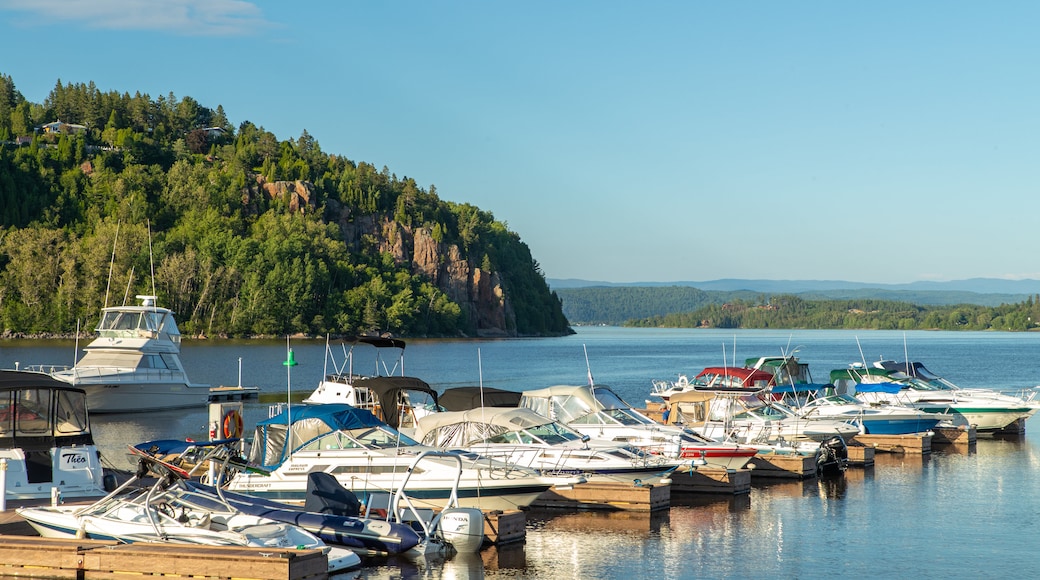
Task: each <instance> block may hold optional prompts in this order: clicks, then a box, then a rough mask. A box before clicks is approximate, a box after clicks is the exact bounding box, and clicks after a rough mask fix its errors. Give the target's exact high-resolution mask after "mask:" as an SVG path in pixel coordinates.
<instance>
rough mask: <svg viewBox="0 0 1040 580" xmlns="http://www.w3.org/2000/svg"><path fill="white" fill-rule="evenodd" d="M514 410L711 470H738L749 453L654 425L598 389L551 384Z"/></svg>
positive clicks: (527, 395)
mask: <svg viewBox="0 0 1040 580" xmlns="http://www.w3.org/2000/svg"><path fill="white" fill-rule="evenodd" d="M520 406H521V407H525V408H528V409H531V410H533V411H534V412H536V413H538V414H539V415H543V416H545V417H549V418H551V419H555V420H557V421H559V422H561V423H563V424H565V425H567V426H568V427H570V428H571V429H574V430H575V431H578V432H579V433H583V434H585V435H588V436H589V437H592V438H594V439H602V440H607V441H611V442H614V443H625V444H628V445H632V446H634V447H638V448H639V449H642V450H643V451H646V452H649V453H654V454H659V455H663V456H665V457H670V458H678V459H694V458H696V459H698V460H703V461H704V463H706V464H707V465H710V466H713V467H721V468H725V469H740V468H742V467H744V466H745V465H747V462H748V461H749V460H750V458H751V457H753V456H754V455H755V450H754V449H751V448H749V447H742V446H740V445H738V444H735V443H730V442H720V441H718V440H715V439H713V438H710V437H705V436H703V434H699V433H696V432H694V431H692V430H689V429H684V428H683V427H680V426H676V425H662V424H660V423H657V422H655V421H654V420H653V419H651V418H649V417H647V416H646V415H644V414H642V413H640V412H639V411H636V410H635V409H633V408H632V406H631V405H629V404H628V403H627V402H625V401H624V400H623V399H622V398H621V397H620V396H618V394H617V393H615V392H614V391H613V390H611V389H610V387H607V386H604V385H594V386H590V385H582V386H572V385H557V386H553V387H548V388H545V389H536V390H530V391H524V392H523V395H522V397H521V398H520Z"/></svg>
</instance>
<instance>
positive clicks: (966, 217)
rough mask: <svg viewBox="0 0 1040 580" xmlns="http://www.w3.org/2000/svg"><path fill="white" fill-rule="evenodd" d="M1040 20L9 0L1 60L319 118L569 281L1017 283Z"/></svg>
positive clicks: (320, 127)
mask: <svg viewBox="0 0 1040 580" xmlns="http://www.w3.org/2000/svg"><path fill="white" fill-rule="evenodd" d="M1038 25H1040V3H1036V2H1027V1H1014V0H1009V1H1004V2H996V3H987V2H964V1H958V0H944V1H929V0H922V1H916V2H902V1H899V2H897V1H885V0H882V1H878V2H860V3H849V2H829V1H799V2H793V1H790V2H784V1H776V0H770V1H756V0H746V1H742V2H714V1H706V0H705V1H697V0H686V1H676V2H660V1H648V2H631V1H630V0H626V1H614V0H597V1H583V0H573V1H567V2H559V1H557V0H525V1H523V2H509V1H504V2H486V1H476V0H473V1H462V0H436V1H431V0H395V1H392V2H376V1H339V0H337V1H302V2H284V1H246V0H163V1H158V0H91V1H90V2H83V1H82V0H0V38H3V39H4V46H5V48H4V49H2V51H0V74H6V75H8V76H10V77H11V78H12V80H13V81H14V83H15V87H16V88H17V89H18V90H19V92H21V93H22V95H24V96H25V98H27V99H28V100H30V101H32V102H37V103H42V102H43V101H44V100H45V99H46V98H47V96H48V94H49V93H50V92H51V90H52V89H53V88H54V86H55V85H56V83H57V82H59V81H60V82H62V83H88V82H90V81H93V82H94V83H95V84H96V86H97V87H98V89H99V90H101V91H105V92H107V91H118V92H129V93H130V94H134V93H136V92H138V91H139V92H141V93H142V94H148V95H150V96H151V97H152V98H153V99H154V98H157V97H159V96H160V95H162V96H165V95H168V94H170V93H173V94H174V95H175V96H176V98H177V99H178V100H179V99H180V98H183V97H186V96H188V97H192V98H194V99H195V100H197V101H198V102H199V103H200V104H202V105H203V106H206V107H209V108H213V109H215V108H216V107H217V105H221V106H222V107H223V108H224V111H225V113H226V114H227V117H228V119H229V120H230V121H231V123H232V124H233V125H235V126H238V125H239V124H240V123H242V122H243V121H250V122H253V123H254V124H256V125H258V126H262V127H264V128H265V129H266V130H268V131H271V132H272V133H274V134H275V135H276V136H277V137H278V138H279V139H282V140H285V139H295V138H298V137H299V136H300V135H301V134H302V132H303V131H307V132H308V133H309V134H310V135H311V136H313V137H314V138H315V139H316V140H317V142H318V144H319V145H320V146H321V148H322V150H323V151H325V152H326V153H329V154H337V155H341V156H345V157H347V158H349V159H352V160H354V161H359V162H360V161H364V162H368V163H371V164H373V165H375V166H376V167H377V168H382V167H384V166H385V167H387V168H388V169H389V170H390V172H391V173H393V174H395V175H397V176H398V177H411V178H413V179H414V180H415V181H416V182H417V183H418V184H419V185H420V186H422V187H424V188H426V189H429V188H430V187H431V186H433V187H435V188H436V191H437V195H438V196H439V197H440V198H441V199H443V200H447V201H452V202H457V203H470V204H473V205H476V206H477V207H479V208H481V209H482V210H485V211H489V212H491V213H492V214H493V215H494V216H495V218H496V219H497V220H499V221H501V222H503V223H505V224H507V226H508V227H509V229H510V230H512V231H514V232H516V233H517V234H518V235H519V236H520V238H521V240H523V241H524V243H526V244H527V245H528V247H530V249H531V253H532V255H533V256H534V258H535V260H536V261H537V262H538V264H539V265H540V267H541V270H542V272H543V273H544V274H545V276H546V278H549V279H567V278H575V279H584V280H595V281H606V282H619V283H620V282H641V281H643V282H651V281H652V282H668V281H706V280H716V279H723V278H744V279H772V280H848V281H859V282H869V283H909V282H914V281H920V280H934V281H945V280H962V279H967V278H977V277H986V278H1007V279H1023V278H1040V264H1038V263H1037V258H1036V257H1034V256H1033V254H1032V251H1033V250H1034V249H1035V248H1038V247H1040V227H1037V218H1038V215H1040V191H1038V189H1040V187H1038V184H1040V180H1038V172H1040V130H1038V125H1040V86H1038V81H1040V66H1038V61H1040V35H1038V34H1036V30H1037V27H1038ZM15 47H17V48H15ZM70 121H74V120H70Z"/></svg>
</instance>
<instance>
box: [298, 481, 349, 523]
mask: <svg viewBox="0 0 1040 580" xmlns="http://www.w3.org/2000/svg"><path fill="white" fill-rule="evenodd" d="M303 509H304V510H305V511H309V512H316V513H319V514H328V515H333V516H347V517H352V518H356V517H358V516H359V515H361V502H360V501H358V498H357V496H356V495H354V492H352V491H350V490H349V489H347V488H345V487H343V486H342V485H340V483H339V481H337V480H336V478H335V476H333V475H331V474H328V473H325V472H324V471H315V472H313V473H309V474H307V496H306V499H305V500H304V503H303Z"/></svg>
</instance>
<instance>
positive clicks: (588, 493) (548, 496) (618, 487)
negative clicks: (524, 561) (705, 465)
mask: <svg viewBox="0 0 1040 580" xmlns="http://www.w3.org/2000/svg"><path fill="white" fill-rule="evenodd" d="M531 506H532V507H550V508H570V509H600V510H629V511H657V510H663V509H668V508H669V507H670V506H671V486H670V485H667V484H657V485H649V484H645V485H633V484H631V483H600V482H585V483H582V484H579V485H575V486H573V487H570V488H568V489H557V488H555V487H554V488H551V489H549V490H548V491H546V492H544V493H542V495H540V496H538V499H536V500H535V501H534V503H532V504H531Z"/></svg>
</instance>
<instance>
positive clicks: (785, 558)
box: [0, 328, 1040, 580]
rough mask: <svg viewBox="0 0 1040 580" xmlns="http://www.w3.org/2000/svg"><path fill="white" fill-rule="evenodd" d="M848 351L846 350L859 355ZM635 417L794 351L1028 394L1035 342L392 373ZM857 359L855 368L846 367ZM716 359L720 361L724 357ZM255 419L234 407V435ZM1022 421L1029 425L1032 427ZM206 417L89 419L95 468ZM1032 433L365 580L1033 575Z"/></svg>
mask: <svg viewBox="0 0 1040 580" xmlns="http://www.w3.org/2000/svg"><path fill="white" fill-rule="evenodd" d="M857 340H858V345H857ZM290 346H291V347H292V349H293V351H294V356H295V359H296V361H297V362H298V363H299V365H298V366H296V367H292V368H289V367H285V366H283V365H282V361H284V360H285V359H286V344H285V343H284V342H270V343H256V342H230V343H229V342H213V343H201V344H200V343H191V344H187V345H185V347H184V350H183V359H184V362H185V366H186V367H187V368H188V372H189V374H190V375H191V377H192V378H193V379H194V380H195V381H198V382H207V383H210V384H212V385H234V384H237V383H238V382H239V379H238V376H239V359H241V377H242V379H241V382H242V384H244V385H257V386H260V387H261V389H262V390H263V391H264V392H265V393H267V394H268V395H269V396H277V395H284V394H285V393H286V391H287V390H290V388H289V385H290V384H291V392H292V393H293V394H294V395H302V394H305V393H309V392H310V391H311V390H312V389H313V388H314V387H315V386H316V385H317V382H318V380H319V379H320V378H321V376H322V374H323V365H324V350H325V346H324V342H323V341H309V342H307V341H295V342H293V343H292V344H291V345H290ZM73 350H74V344H73V343H71V342H68V343H65V342H62V343H47V344H46V345H44V346H41V345H39V344H36V343H22V342H18V343H13V342H0V368H12V367H13V366H14V363H15V362H16V361H17V362H20V363H22V364H30V363H62V364H68V363H70V362H71V361H72V358H73ZM586 350H587V352H588V363H589V367H591V372H592V374H593V376H594V377H595V379H596V382H597V383H599V384H606V385H610V386H612V387H613V388H614V389H615V390H616V391H618V392H619V393H620V394H621V395H622V396H623V397H625V398H626V399H627V400H628V401H629V402H630V403H632V404H633V405H635V406H641V404H642V402H643V401H644V400H645V399H646V398H647V397H648V393H649V391H650V381H651V379H655V378H660V379H674V378H676V377H677V376H678V375H679V374H680V373H688V374H690V375H693V374H696V373H697V372H699V371H700V370H701V369H702V368H703V367H705V366H711V365H719V364H722V362H723V361H724V360H725V361H728V362H732V361H733V360H734V359H735V360H736V361H737V362H738V364H742V362H743V360H744V359H745V358H747V357H751V356H759V355H779V354H781V353H782V352H784V351H786V352H792V351H794V350H797V356H799V358H800V359H801V360H802V361H804V362H808V363H810V365H811V369H812V370H813V372H814V377H815V379H816V380H817V382H823V381H825V380H826V379H827V374H828V372H829V371H830V370H831V369H833V368H841V367H844V366H846V365H847V364H848V363H850V362H855V361H859V360H861V356H862V358H865V359H866V360H867V361H873V360H877V359H878V358H881V357H884V358H887V359H895V360H904V359H905V358H906V354H904V353H907V354H908V355H909V358H911V359H914V360H921V361H923V362H924V363H925V364H926V366H928V367H929V368H930V369H931V370H933V371H936V372H938V373H940V374H943V375H945V376H946V377H948V378H950V379H952V380H953V381H954V382H955V383H957V384H960V385H961V386H966V387H971V386H975V387H998V388H1014V389H1028V388H1031V387H1033V386H1036V385H1038V384H1040V367H1038V366H1037V365H1035V364H1034V361H1035V359H1036V357H1037V354H1038V353H1040V334H1012V333H945V332H910V333H906V334H904V333H902V332H865V331H858V332H849V331H796V332H793V333H792V332H789V331H737V332H734V331H704V330H697V331H693V330H652V329H619V328H579V329H578V334H577V335H575V336H569V337H562V338H551V339H518V340H484V341H420V340H415V341H409V343H408V348H407V353H406V356H405V364H406V368H405V372H406V374H410V375H415V376H419V377H422V378H424V379H426V380H427V381H428V382H429V383H430V384H431V385H433V386H434V387H436V388H438V389H440V390H443V389H444V388H448V387H454V386H462V385H477V384H480V383H481V382H483V384H484V385H486V386H489V387H498V388H505V389H511V390H524V389H529V388H541V387H545V386H549V385H553V384H584V383H585V382H586V381H587V376H588V372H589V368H588V367H586V359H585V351H586ZM373 351H374V349H371V348H367V347H359V349H358V352H357V355H358V356H357V357H356V358H355V371H361V372H370V371H371V370H372V368H373V367H374V362H373V358H372V357H371V354H372V352H373ZM861 351H862V354H861ZM724 357H725V359H724ZM266 416H267V404H266V403H264V404H260V403H256V404H250V405H249V406H248V408H247V410H246V420H247V423H250V422H252V421H255V420H257V419H259V418H263V417H266ZM1038 421H1040V420H1038V419H1035V418H1034V419H1033V420H1031V421H1030V424H1029V425H1028V426H1027V429H1028V430H1030V431H1033V430H1037V429H1038V428H1040V423H1038ZM205 423H206V411H205V409H200V410H198V411H188V412H185V411H178V412H171V413H157V414H148V415H140V416H101V417H95V420H94V427H95V437H96V438H97V439H98V443H99V445H101V446H102V448H103V451H104V452H105V454H106V456H107V457H108V458H109V460H110V461H111V462H112V463H113V464H116V465H120V463H121V461H124V458H123V457H122V454H121V452H120V449H121V448H122V446H123V445H125V444H126V443H127V442H139V441H144V440H148V439H156V438H167V437H194V438H204V437H205V434H206V425H205ZM1038 437H1040V432H1030V433H1029V434H1027V435H1026V436H1024V437H1021V438H1017V437H1016V438H1011V439H986V438H980V440H979V442H978V444H977V445H976V446H975V447H974V448H972V449H967V448H963V447H945V448H943V447H940V448H938V449H937V450H935V451H933V453H932V454H931V455H930V456H924V457H921V456H914V455H906V456H902V455H891V454H879V455H878V456H877V458H876V465H875V466H874V467H872V468H866V469H864V468H852V469H850V470H849V471H848V473H847V474H846V476H845V477H844V478H841V479H837V480H820V481H816V480H813V481H809V482H778V483H768V484H760V483H758V482H755V483H754V484H753V489H752V491H751V493H750V494H747V495H741V496H736V497H731V496H711V495H689V496H679V497H675V496H674V495H673V498H672V499H673V501H672V504H673V505H672V508H671V509H670V510H668V511H666V512H664V513H660V514H653V515H648V514H629V513H615V514H601V513H586V512H572V511H555V510H554V511H535V512H531V513H529V514H528V524H527V539H526V542H525V543H523V544H521V545H515V546H504V547H502V548H491V549H489V550H485V551H484V552H482V553H481V554H479V555H473V556H460V557H456V558H454V559H452V560H450V561H447V562H429V563H427V564H426V565H421V566H420V565H407V564H406V565H400V566H382V567H372V568H366V569H364V570H362V571H361V572H360V573H359V574H360V575H361V576H362V577H364V578H445V579H446V578H603V579H625V580H631V579H634V578H709V577H727V578H763V577H782V578H824V577H833V576H835V575H843V576H847V577H878V578H896V577H898V578H951V577H952V578H974V577H998V576H1007V575H1013V576H1025V577H1029V576H1035V575H1037V573H1040V550H1037V545H1038V544H1037V540H1036V537H1037V527H1038V524H1037V523H1035V522H1036V521H1037V514H1038V512H1040V493H1038V492H1040V484H1038V483H1037V482H1036V475H1037V474H1038V473H1040V448H1038V444H1037V443H1036V442H1035V441H1037V440H1038V439H1037V438H1038Z"/></svg>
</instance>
